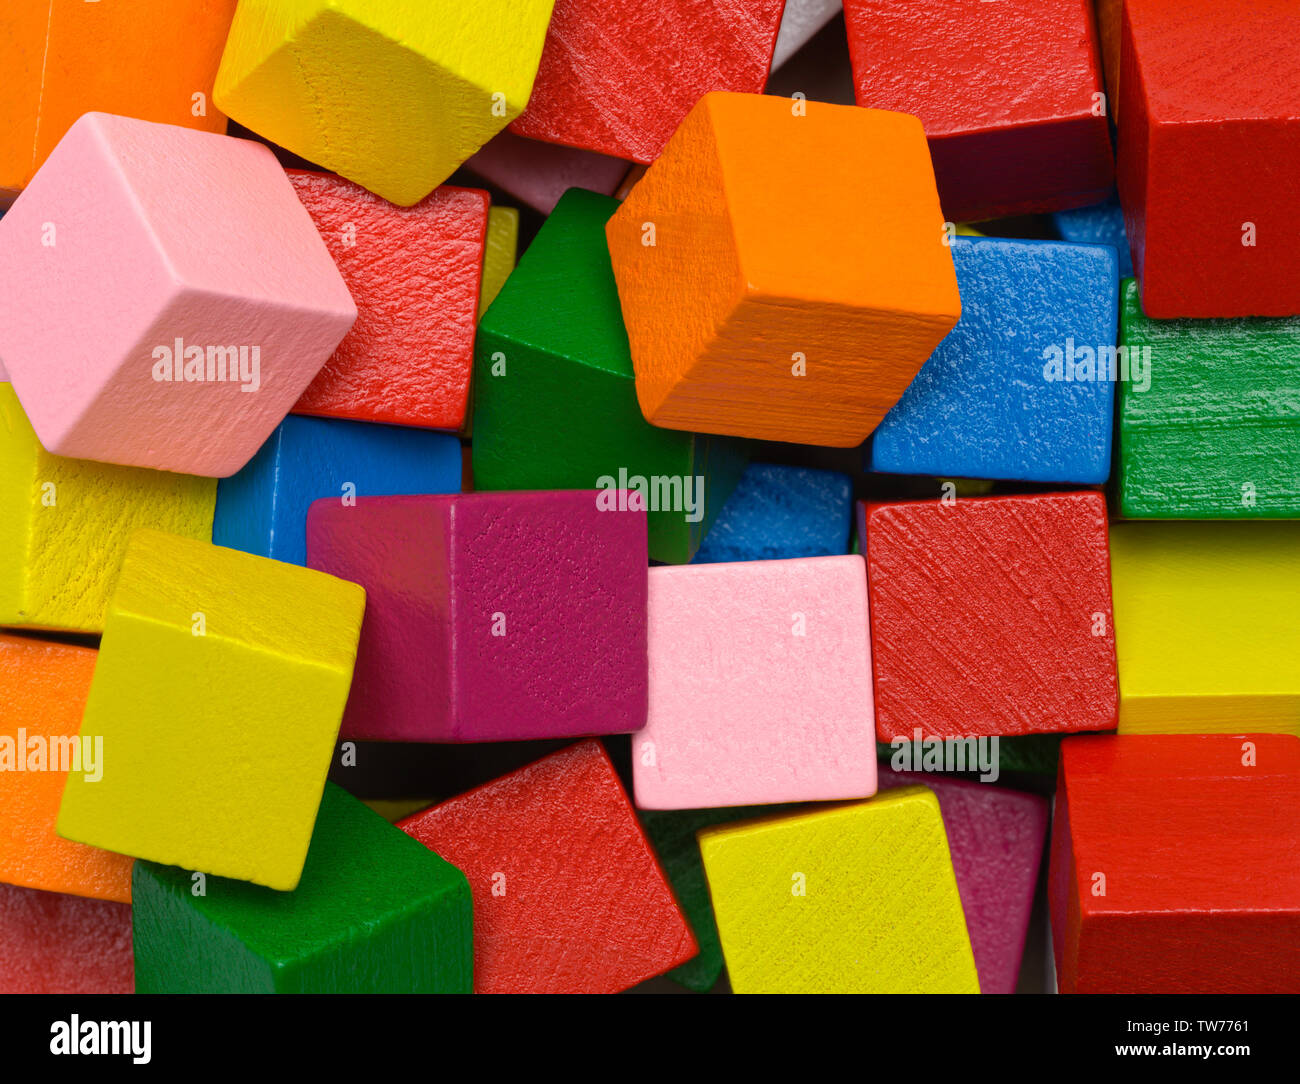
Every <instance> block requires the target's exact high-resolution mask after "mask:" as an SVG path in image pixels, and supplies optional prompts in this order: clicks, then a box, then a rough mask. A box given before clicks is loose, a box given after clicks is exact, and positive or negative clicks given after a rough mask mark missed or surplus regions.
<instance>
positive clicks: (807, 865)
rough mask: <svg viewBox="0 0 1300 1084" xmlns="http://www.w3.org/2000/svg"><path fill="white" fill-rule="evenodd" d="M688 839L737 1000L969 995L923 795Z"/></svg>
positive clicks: (973, 981) (908, 792) (954, 905)
mask: <svg viewBox="0 0 1300 1084" xmlns="http://www.w3.org/2000/svg"><path fill="white" fill-rule="evenodd" d="M699 841H700V853H701V854H702V855H703V857H704V869H705V873H706V874H707V876H708V879H709V893H710V895H711V896H712V898H713V910H714V913H715V915H716V917H717V921H718V932H719V934H720V935H721V937H722V951H723V954H724V955H725V957H726V961H727V974H728V976H729V978H730V980H731V988H732V990H733V991H735V992H736V993H781V994H792V993H946V994H960V993H971V994H977V993H979V991H980V987H979V978H978V976H977V974H976V971H975V960H974V957H973V956H972V955H971V945H970V938H969V937H968V936H967V934H966V922H965V919H964V918H963V917H962V907H961V898H960V896H959V895H958V893H957V882H956V879H955V877H954V875H953V867H952V860H951V858H950V857H949V853H948V842H947V839H946V837H945V836H944V825H943V819H942V817H941V816H940V812H939V803H938V801H937V800H936V799H935V796H934V795H933V794H932V793H931V792H930V791H928V790H925V789H924V788H922V787H903V788H901V789H899V790H894V791H891V792H890V793H889V794H883V795H880V796H879V797H877V798H874V799H872V800H871V801H869V802H855V803H852V804H850V805H841V806H835V807H832V808H830V809H825V810H816V811H814V812H808V813H799V814H795V815H793V816H785V817H774V818H765V819H762V820H758V821H750V822H747V823H742V824H735V825H724V826H720V827H716V828H706V829H704V830H702V831H701V832H700V833H699Z"/></svg>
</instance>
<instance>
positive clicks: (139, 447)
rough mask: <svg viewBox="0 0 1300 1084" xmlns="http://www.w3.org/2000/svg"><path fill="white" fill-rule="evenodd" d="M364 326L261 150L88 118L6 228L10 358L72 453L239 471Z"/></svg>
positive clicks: (180, 131)
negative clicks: (357, 324)
mask: <svg viewBox="0 0 1300 1084" xmlns="http://www.w3.org/2000/svg"><path fill="white" fill-rule="evenodd" d="M356 314H357V310H356V306H355V305H354V304H353V302H352V298H351V296H350V295H349V294H348V289H347V286H346V285H344V282H343V278H342V276H341V275H340V274H339V271H338V268H337V267H335V266H334V262H333V260H332V259H331V258H330V255H329V252H328V251H327V250H326V248H325V244H324V242H323V241H322V240H321V238H320V235H319V234H318V233H317V232H316V227H315V226H314V225H313V224H312V220H311V217H310V216H309V215H308V214H307V211H306V210H305V209H304V208H303V206H302V204H301V203H300V202H299V200H298V197H297V196H296V195H295V194H294V190H293V185H291V184H290V183H289V180H288V178H287V177H286V176H285V174H284V170H283V169H282V168H281V167H280V165H279V163H277V162H276V160H275V156H274V155H273V154H272V153H271V152H270V150H268V149H267V148H266V147H265V146H263V145H262V144H260V143H254V142H252V141H250V140H244V139H231V138H228V137H226V136H222V135H215V134H213V133H211V132H197V131H192V130H190V129H188V128H178V127H176V126H174V125H170V124H154V123H152V122H150V121H142V120H132V119H129V118H126V117H118V116H112V115H110V114H107V113H87V114H85V115H84V116H82V117H81V118H80V119H79V120H78V121H77V122H76V123H75V124H74V125H73V126H72V127H71V128H70V129H69V130H68V132H67V134H66V135H65V136H64V137H63V139H62V140H60V141H59V144H58V146H56V147H55V148H54V151H53V152H52V153H51V154H50V156H49V158H48V159H47V160H46V162H45V164H44V165H43V166H41V168H40V170H39V171H38V172H37V174H36V176H35V178H34V179H33V180H32V182H31V184H30V185H28V187H27V188H26V190H25V191H24V192H23V193H22V195H20V196H19V197H18V199H17V200H16V201H15V202H14V205H13V207H12V208H11V209H10V210H9V211H8V213H6V214H5V216H4V218H3V219H0V359H3V364H4V366H5V368H7V369H8V372H9V378H10V381H11V382H12V383H13V386H14V392H15V393H16V394H17V396H18V399H19V401H20V402H21V403H22V405H23V409H24V411H26V413H27V416H28V418H30V419H31V423H32V426H33V428H35V430H36V435H37V436H38V437H39V438H40V441H41V443H42V444H43V445H44V446H45V449H46V450H47V451H49V452H52V453H54V454H56V455H63V456H72V457H74V458H77V459H94V460H99V461H101V462H105V463H121V464H125V465H127V466H135V467H153V468H156V469H158V470H169V471H176V472H179V473H184V474H199V475H207V476H210V477H224V476H226V475H229V474H234V473H235V472H236V471H237V470H239V469H240V467H242V466H243V465H244V464H245V463H247V462H248V460H249V459H251V458H252V457H253V454H254V453H255V452H256V451H257V449H258V448H259V447H261V445H262V444H263V442H264V441H265V440H266V438H267V437H269V436H270V434H271V431H272V430H273V429H274V428H275V427H276V425H278V424H279V422H280V421H281V420H282V419H283V418H284V416H285V415H286V414H287V413H288V412H289V409H290V408H291V407H292V406H293V405H294V403H295V402H297V400H298V397H299V396H300V395H301V394H302V393H303V391H304V390H305V389H306V387H307V385H308V384H309V383H311V380H312V378H313V377H314V376H315V375H316V373H317V371H318V370H319V369H320V368H321V367H322V366H323V365H324V364H325V362H326V360H327V359H328V358H329V356H330V354H331V353H333V351H334V348H335V346H337V345H338V343H339V340H340V339H342V338H343V336H344V335H345V334H346V333H347V332H348V329H349V328H351V326H352V323H353V321H354V320H355V319H356Z"/></svg>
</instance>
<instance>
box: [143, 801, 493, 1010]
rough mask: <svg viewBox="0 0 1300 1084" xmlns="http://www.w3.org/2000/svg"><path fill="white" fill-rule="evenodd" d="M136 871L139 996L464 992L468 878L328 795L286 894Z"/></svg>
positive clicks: (162, 869) (182, 874) (468, 971)
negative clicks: (298, 876)
mask: <svg viewBox="0 0 1300 1084" xmlns="http://www.w3.org/2000/svg"><path fill="white" fill-rule="evenodd" d="M138 869H139V872H138V873H137V874H136V883H137V886H138V887H137V895H136V905H135V906H136V920H135V921H136V957H135V958H136V986H137V989H138V990H139V992H140V993H169V994H172V993H391V994H397V993H409V994H437V993H469V992H470V989H471V983H472V978H473V960H472V947H473V934H472V929H471V922H472V920H473V901H472V899H471V896H470V891H469V885H468V884H467V883H466V881H465V877H464V876H463V875H462V874H461V872H460V871H459V870H457V869H456V868H455V867H454V866H452V865H450V864H449V863H447V862H445V861H443V860H442V859H441V858H439V857H438V856H437V855H436V854H433V853H432V852H430V851H429V850H428V849H427V848H424V847H421V846H420V845H419V844H418V843H416V842H415V841H413V840H412V839H410V838H409V837H408V836H406V835H404V834H403V833H402V832H399V831H398V830H397V829H396V828H393V827H392V826H391V825H389V824H387V823H386V822H385V821H384V820H383V818H382V817H380V816H379V815H378V814H376V813H373V812H371V811H370V810H368V809H366V807H365V806H363V805H362V804H361V803H360V802H358V801H357V800H356V799H355V798H353V797H351V796H350V795H349V794H347V793H346V792H345V791H343V790H341V789H340V788H338V787H336V786H334V785H333V784H328V785H327V786H326V788H325V794H324V797H323V798H322V801H321V806H320V813H319V815H318V817H317V818H316V826H315V829H314V831H313V833H312V841H311V849H310V850H309V851H308V855H307V862H306V865H305V866H304V867H303V877H302V881H301V882H300V883H299V886H298V888H297V889H296V890H295V891H294V892H292V893H281V892H275V891H273V890H272V889H269V888H262V887H260V886H258V885H249V884H243V883H241V882H238V881H227V880H224V879H218V878H213V879H211V880H210V881H209V883H208V885H207V886H206V888H207V892H206V894H205V895H201V896H195V895H194V894H193V893H192V892H191V887H192V886H191V879H190V875H189V873H188V872H187V871H185V870H180V869H174V868H171V867H166V866H156V865H153V864H152V863H140V865H139V867H138Z"/></svg>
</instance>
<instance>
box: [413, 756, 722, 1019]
mask: <svg viewBox="0 0 1300 1084" xmlns="http://www.w3.org/2000/svg"><path fill="white" fill-rule="evenodd" d="M398 827H399V828H401V829H402V830H403V831H404V832H407V833H408V834H410V835H412V836H414V837H415V838H416V839H418V840H419V841H420V842H421V843H423V844H424V845H425V846H426V847H429V848H430V849H431V850H433V851H435V852H436V853H437V854H440V855H441V856H442V857H443V858H445V859H447V861H449V862H451V863H452V864H453V865H455V866H456V867H457V868H458V869H460V870H461V871H463V872H464V874H465V875H466V877H468V878H469V883H470V888H471V889H472V890H473V893H474V990H475V992H476V993H481V994H482V993H512V994H519V993H616V992H618V991H619V990H625V989H627V988H628V987H629V986H634V985H635V984H637V983H638V982H642V981H644V980H645V979H649V978H652V977H654V976H655V975H658V974H661V973H662V972H664V971H667V970H668V969H669V968H672V967H676V966H677V965H678V964H680V963H682V962H684V961H685V960H688V959H689V958H690V957H692V956H694V955H695V953H696V944H695V938H694V937H692V936H691V931H690V928H689V927H688V926H687V924H686V920H685V919H684V918H683V917H682V913H681V911H680V910H679V909H678V906H677V903H676V901H675V900H674V899H673V893H672V890H671V889H670V888H669V886H668V882H667V881H666V880H665V878H664V873H663V870H662V869H660V867H659V863H658V861H657V860H656V858H655V855H654V851H653V850H651V848H650V845H649V843H648V842H647V841H646V838H645V834H644V832H643V831H642V829H641V826H640V824H639V823H638V822H637V819H636V814H635V813H633V811H632V807H631V805H630V804H629V803H628V800H627V795H626V794H624V793H623V787H622V784H621V783H619V781H618V776H617V775H616V774H615V773H614V768H613V765H611V764H610V762H609V757H608V756H607V755H606V753H605V750H604V747H603V746H602V745H601V744H600V742H598V741H587V742H582V743H580V744H578V745H574V746H570V747H569V748H568V749H563V750H561V751H560V752H558V753H553V754H551V755H550V756H548V757H545V758H544V759H542V760H539V761H537V762H536V763H534V764H530V765H528V766H527V767H524V768H520V769H519V770H518V771H515V772H512V773H511V774H509V775H506V776H503V777H502V778H500V779H498V780H495V781H494V782H491V783H487V784H485V785H484V786H481V787H478V788H477V789H475V790H471V791H469V792H468V793H467V794H462V795H460V796H459V797H457V798H452V799H451V800H450V801H447V802H443V803H442V804H441V805H437V806H434V807H433V808H432V809H428V810H426V811H425V812H423V813H416V814H415V815H414V816H411V817H408V818H407V819H406V820H404V821H401V822H399V823H398Z"/></svg>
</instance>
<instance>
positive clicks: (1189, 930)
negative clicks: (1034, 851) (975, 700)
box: [1049, 734, 1300, 996]
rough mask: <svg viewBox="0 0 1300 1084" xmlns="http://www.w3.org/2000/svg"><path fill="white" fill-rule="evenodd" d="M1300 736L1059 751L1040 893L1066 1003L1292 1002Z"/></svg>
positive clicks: (1111, 742) (1201, 738)
mask: <svg viewBox="0 0 1300 1084" xmlns="http://www.w3.org/2000/svg"><path fill="white" fill-rule="evenodd" d="M1298 805H1300V740H1298V739H1297V738H1296V737H1295V736H1294V735H1283V734H1249V735H1242V734H1236V735H1196V736H1191V735H1159V736H1149V735H1137V736H1134V735H1124V736H1119V737H1095V738H1089V739H1088V740H1086V741H1084V740H1082V739H1079V738H1068V739H1066V740H1065V741H1064V742H1062V743H1061V772H1060V778H1059V781H1058V786H1057V797H1056V816H1055V819H1054V825H1053V829H1052V855H1051V870H1050V874H1049V878H1050V880H1049V897H1050V911H1051V923H1052V941H1053V945H1054V951H1055V963H1056V973H1057V977H1058V983H1059V987H1060V991H1061V993H1063V994H1091V993H1125V994H1193V993H1199V994H1215V995H1219V996H1223V995H1232V994H1265V993H1277V994H1280V993H1289V994H1294V993H1297V992H1300V868H1298V867H1297V866H1296V863H1295V854H1296V852H1297V850H1298V849H1300V819H1297V816H1296V809H1297V806H1298Z"/></svg>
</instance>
